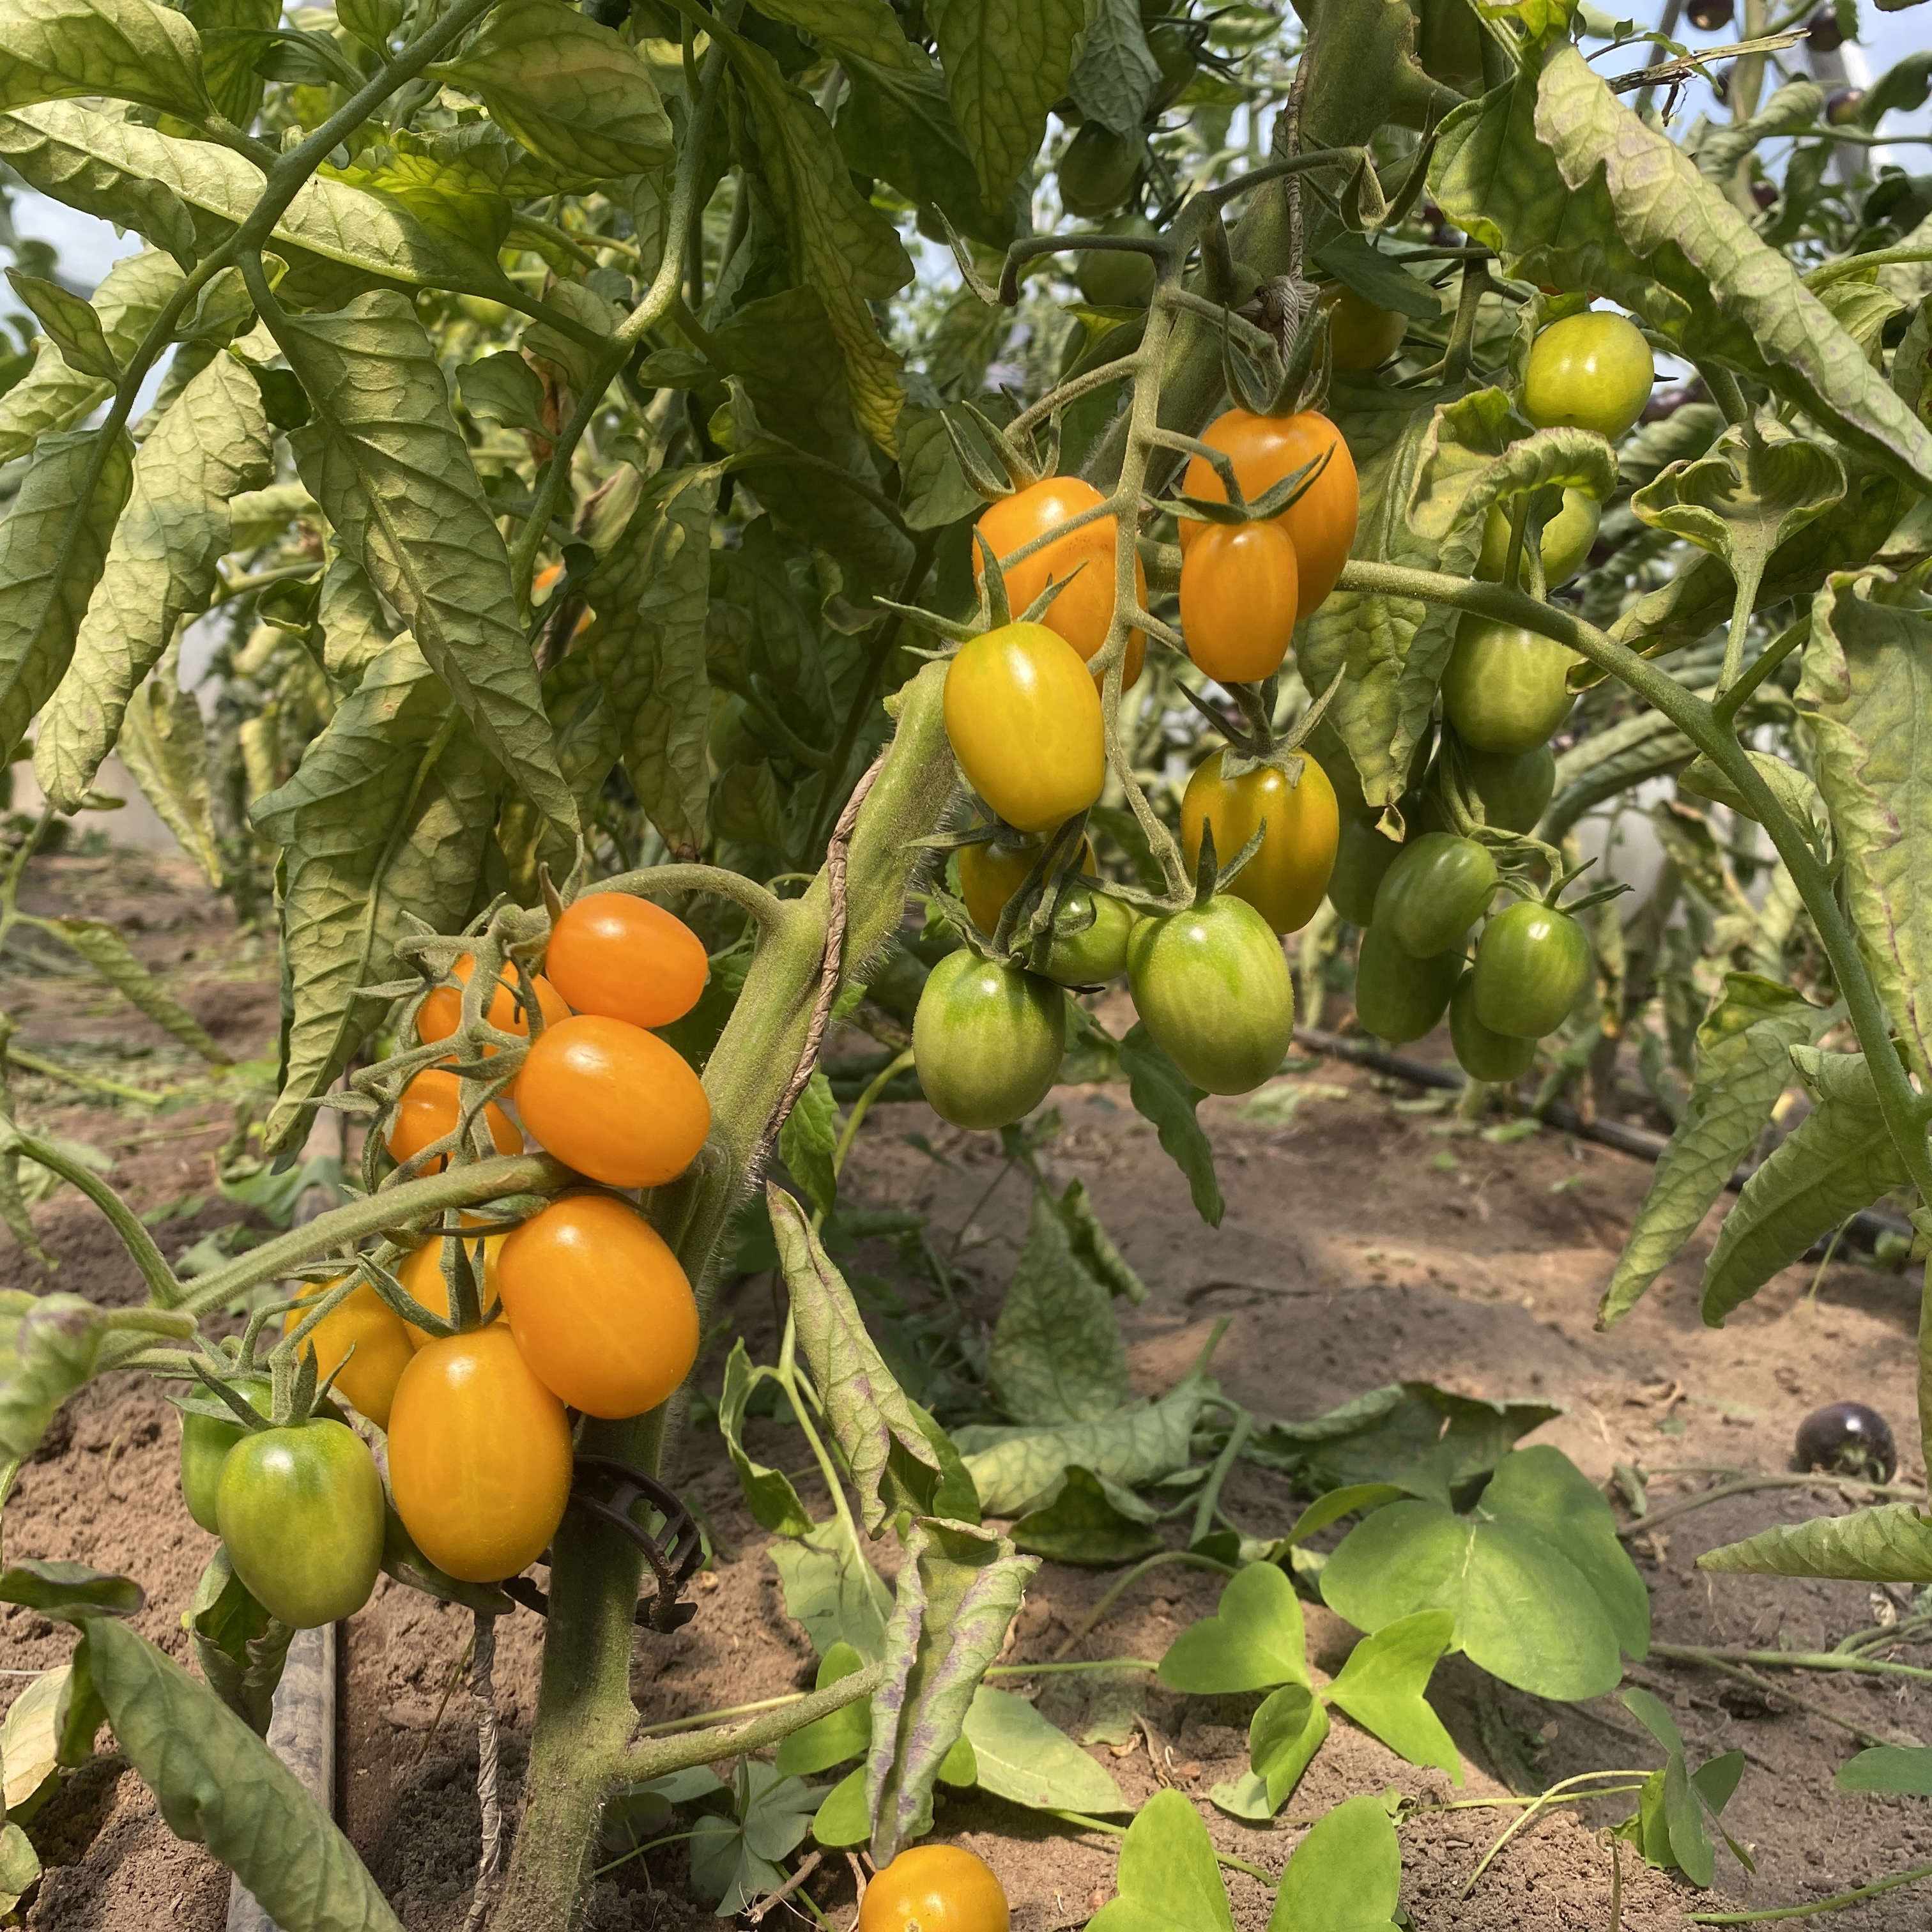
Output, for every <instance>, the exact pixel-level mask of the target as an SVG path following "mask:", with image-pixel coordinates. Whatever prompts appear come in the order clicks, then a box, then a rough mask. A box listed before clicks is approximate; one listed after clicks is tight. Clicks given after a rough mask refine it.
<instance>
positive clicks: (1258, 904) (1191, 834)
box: [1181, 750, 1342, 932]
mask: <svg viewBox="0 0 1932 1932" xmlns="http://www.w3.org/2000/svg"><path fill="white" fill-rule="evenodd" d="M1224 756H1225V754H1224V753H1223V752H1220V751H1217V752H1216V753H1214V755H1213V756H1212V757H1210V758H1208V759H1206V760H1204V761H1203V762H1202V763H1201V764H1200V765H1199V766H1197V767H1196V769H1195V773H1194V775H1193V777H1192V778H1190V779H1189V780H1188V781H1187V791H1186V793H1184V795H1183V796H1182V798H1181V844H1182V845H1183V847H1184V848H1185V850H1186V851H1187V863H1188V865H1189V867H1190V868H1193V866H1194V865H1196V864H1197V863H1198V862H1199V859H1200V857H1201V828H1202V826H1204V825H1211V826H1213V827H1214V856H1215V858H1216V859H1217V861H1218V862H1220V864H1222V865H1226V863H1227V862H1228V861H1229V859H1232V858H1233V857H1234V856H1235V853H1238V851H1240V850H1241V847H1243V846H1244V845H1245V844H1247V842H1248V841H1249V840H1250V838H1253V836H1254V835H1255V834H1256V832H1260V831H1261V830H1262V823H1263V821H1264V820H1265V821H1266V823H1267V828H1268V829H1267V830H1266V832H1265V833H1263V835H1262V842H1261V849H1260V850H1259V851H1258V852H1256V854H1255V856H1253V858H1252V859H1250V860H1249V861H1248V862H1247V864H1246V865H1244V866H1243V867H1242V868H1241V870H1240V871H1238V872H1237V873H1236V874H1235V876H1234V877H1233V878H1232V879H1231V880H1229V882H1228V883H1227V885H1226V886H1225V887H1223V890H1224V891H1226V892H1231V893H1232V894H1233V895H1234V896H1235V898H1238V899H1246V900H1247V902H1248V903H1249V904H1250V905H1251V906H1253V907H1254V909H1255V910H1256V911H1257V912H1258V913H1260V914H1261V916H1262V918H1264V919H1266V920H1267V921H1268V924H1269V925H1270V926H1271V927H1272V928H1273V929H1274V930H1275V931H1276V932H1299V931H1300V930H1301V928H1302V927H1304V926H1306V925H1307V923H1308V922H1309V921H1310V919H1313V917H1314V916H1315V908H1316V907H1317V906H1319V904H1321V903H1322V894H1323V893H1324V892H1326V891H1327V890H1328V878H1329V875H1330V874H1331V873H1332V872H1333V871H1334V869H1335V846H1336V841H1337V840H1338V839H1339V838H1340V837H1341V833H1342V814H1341V808H1340V806H1339V805H1337V803H1336V802H1335V787H1334V786H1333V785H1332V784H1330V783H1329V782H1328V773H1327V772H1325V771H1324V770H1323V769H1322V767H1321V766H1319V764H1317V763H1316V762H1315V760H1313V758H1311V757H1310V756H1309V755H1308V754H1307V751H1306V750H1304V751H1303V752H1302V754H1301V783H1300V784H1294V785H1291V784H1289V781H1288V779H1287V778H1286V775H1284V774H1283V773H1282V772H1279V771H1277V770H1276V769H1275V768H1274V766H1272V765H1262V766H1258V767H1257V768H1256V769H1255V770H1253V771H1252V772H1247V773H1245V774H1244V775H1242V776H1241V777H1240V778H1223V776H1222V775H1221V760H1222V759H1223V757H1224Z"/></svg>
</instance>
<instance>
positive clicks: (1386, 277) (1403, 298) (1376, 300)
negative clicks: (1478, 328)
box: [1310, 228, 1442, 322]
mask: <svg viewBox="0 0 1932 1932" xmlns="http://www.w3.org/2000/svg"><path fill="white" fill-rule="evenodd" d="M1310 257H1311V259H1312V260H1313V261H1314V263H1315V264H1316V266H1317V267H1318V268H1319V269H1322V270H1323V271H1324V272H1325V273H1327V274H1328V275H1332V276H1333V277H1334V278H1335V280H1336V281H1338V282H1343V283H1346V284H1347V285H1348V287H1350V288H1352V289H1353V290H1355V293H1357V294H1358V296H1362V297H1363V298H1364V299H1365V300H1367V301H1368V302H1372V303H1373V304H1374V305H1375V306H1376V308H1380V309H1388V310H1389V311H1392V312H1393V313H1394V314H1397V315H1406V316H1408V317H1410V318H1411V319H1412V320H1415V321H1418V322H1433V321H1434V320H1436V318H1437V317H1439V316H1440V315H1441V314H1442V298H1441V297H1440V296H1438V295H1437V294H1436V291H1435V290H1433V289H1432V288H1430V286H1429V285H1428V284H1427V283H1426V282H1424V281H1421V279H1420V278H1418V277H1417V276H1415V275H1411V274H1410V273H1409V271H1408V270H1407V269H1405V268H1404V267H1403V266H1402V264H1401V263H1400V262H1398V261H1397V260H1395V259H1394V257H1392V256H1389V255H1385V254H1383V253H1382V251H1381V250H1380V249H1379V248H1376V246H1375V245H1374V244H1373V242H1370V241H1369V240H1368V239H1367V238H1366V237H1365V236H1361V235H1358V234H1357V233H1355V231H1354V229H1349V228H1344V229H1342V230H1341V232H1340V233H1339V234H1337V235H1334V236H1331V237H1330V239H1328V241H1326V242H1323V243H1322V245H1321V246H1320V247H1319V248H1314V249H1311V250H1310Z"/></svg>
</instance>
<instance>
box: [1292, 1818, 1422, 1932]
mask: <svg viewBox="0 0 1932 1932" xmlns="http://www.w3.org/2000/svg"><path fill="white" fill-rule="evenodd" d="M1401 1896H1402V1847H1401V1846H1400V1845H1399V1844H1398V1843H1397V1842H1396V1835H1395V1824H1394V1820H1392V1819H1391V1817H1389V1814H1388V1807H1387V1806H1386V1805H1385V1804H1383V1802H1382V1800H1381V1799H1379V1798H1367V1797H1364V1798H1351V1799H1347V1800H1346V1801H1345V1802H1343V1803H1342V1804H1340V1805H1337V1806H1336V1807H1335V1808H1334V1810H1333V1811H1330V1812H1329V1813H1328V1814H1326V1815H1325V1817H1322V1818H1320V1819H1319V1820H1316V1823H1315V1825H1314V1826H1313V1828H1312V1829H1310V1832H1309V1834H1308V1835H1307V1837H1306V1838H1304V1839H1303V1840H1302V1841H1301V1843H1300V1844H1298V1846H1295V1855H1294V1856H1293V1857H1292V1858H1290V1859H1289V1861H1288V1868H1287V1870H1285V1871H1284V1872H1283V1873H1282V1875H1281V1889H1280V1891H1279V1892H1278V1893H1277V1894H1276V1895H1275V1901H1274V1912H1272V1913H1271V1915H1270V1916H1269V1918H1268V1932H1395V1915H1396V1907H1397V1903H1399V1902H1400V1898H1401Z"/></svg>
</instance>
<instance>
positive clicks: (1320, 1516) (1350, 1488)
mask: <svg viewBox="0 0 1932 1932" xmlns="http://www.w3.org/2000/svg"><path fill="white" fill-rule="evenodd" d="M1403 1493H1404V1492H1403V1490H1401V1489H1400V1488H1399V1487H1397V1485H1396V1484H1394V1483H1350V1484H1348V1485H1346V1487H1344V1488H1342V1489H1339V1490H1330V1491H1329V1492H1328V1494H1327V1495H1326V1496H1318V1497H1316V1499H1315V1500H1314V1502H1312V1503H1310V1505H1308V1507H1307V1508H1306V1509H1305V1510H1304V1511H1302V1512H1301V1515H1299V1516H1298V1517H1296V1518H1295V1527H1294V1528H1293V1529H1291V1530H1290V1531H1289V1532H1288V1534H1287V1535H1286V1537H1284V1538H1283V1539H1282V1540H1283V1542H1285V1543H1288V1544H1297V1543H1305V1542H1307V1540H1308V1539H1309V1538H1310V1537H1311V1536H1313V1535H1316V1533H1317V1532H1319V1531H1321V1530H1325V1529H1327V1528H1328V1526H1329V1525H1330V1524H1331V1523H1340V1521H1341V1520H1342V1519H1343V1517H1345V1516H1353V1515H1354V1514H1355V1513H1356V1511H1358V1510H1359V1511H1361V1512H1362V1513H1363V1514H1364V1515H1366V1514H1367V1513H1368V1511H1370V1510H1376V1509H1380V1508H1382V1505H1383V1504H1385V1503H1392V1502H1397V1501H1399V1500H1400V1499H1401V1497H1402V1496H1403Z"/></svg>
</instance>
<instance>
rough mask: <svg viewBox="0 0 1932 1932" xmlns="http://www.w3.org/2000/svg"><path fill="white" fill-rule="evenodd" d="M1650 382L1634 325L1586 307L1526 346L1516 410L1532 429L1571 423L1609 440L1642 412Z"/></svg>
mask: <svg viewBox="0 0 1932 1932" xmlns="http://www.w3.org/2000/svg"><path fill="white" fill-rule="evenodd" d="M1656 380H1657V370H1656V368H1655V365H1654V364H1653V363H1652V361H1651V359H1650V344H1649V343H1647V342H1646V341H1645V340H1644V339H1643V331H1642V330H1641V329H1639V328H1638V327H1637V324H1636V323H1634V322H1632V321H1631V320H1630V319H1629V318H1628V317H1627V316H1621V315H1612V314H1608V313H1607V312H1606V311H1602V310H1599V309H1589V310H1586V311H1585V312H1584V313H1583V314H1581V315H1568V316H1565V317H1564V318H1563V320H1562V321H1561V322H1553V323H1551V324H1550V326H1549V327H1548V328H1547V329H1544V330H1543V331H1541V333H1539V334H1538V336H1537V338H1536V340H1535V341H1534V342H1532V344H1530V345H1529V361H1528V362H1527V363H1526V365H1525V366H1524V369H1523V414H1524V415H1525V416H1527V417H1529V419H1530V421H1531V422H1533V423H1534V424H1535V425H1536V426H1537V428H1538V429H1551V428H1555V427H1556V425H1558V424H1559V423H1574V424H1575V425H1576V426H1577V428H1579V429H1593V430H1595V431H1596V432H1597V434H1598V435H1599V436H1607V437H1609V438H1610V440H1611V441H1612V442H1613V443H1615V442H1616V440H1617V439H1618V438H1619V437H1621V436H1622V434H1624V432H1625V431H1626V430H1628V428H1630V427H1631V425H1632V424H1633V423H1634V422H1636V421H1637V418H1638V417H1639V416H1642V415H1643V406H1644V404H1646V403H1647V402H1649V401H1650V392H1651V389H1652V386H1653V385H1654V384H1655V382H1656Z"/></svg>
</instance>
